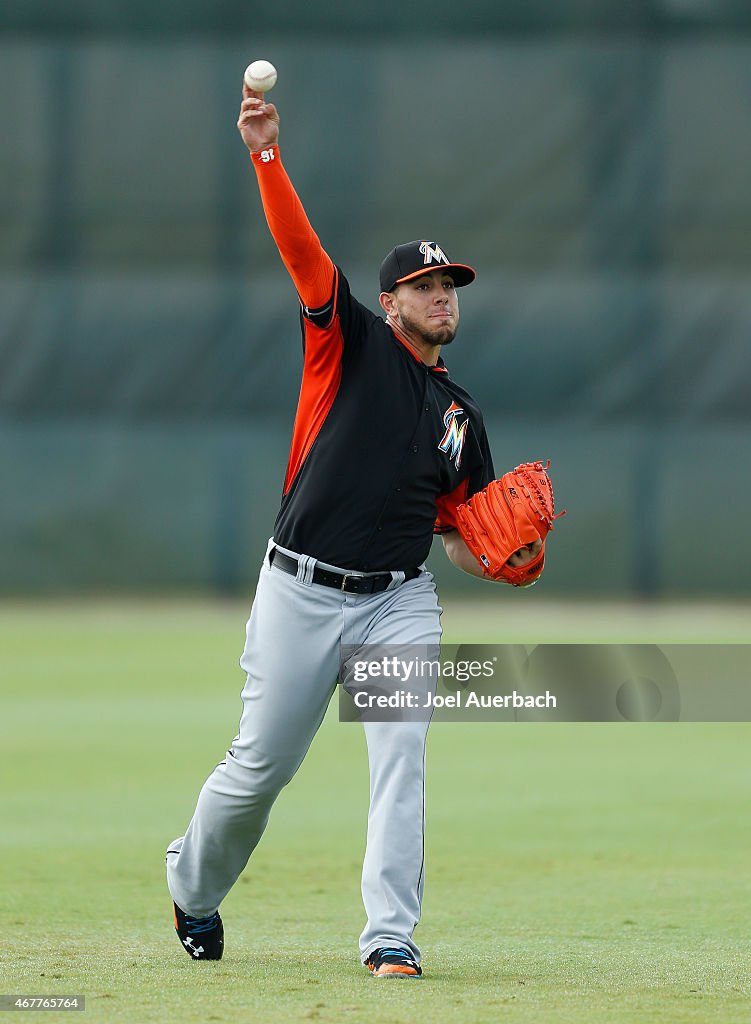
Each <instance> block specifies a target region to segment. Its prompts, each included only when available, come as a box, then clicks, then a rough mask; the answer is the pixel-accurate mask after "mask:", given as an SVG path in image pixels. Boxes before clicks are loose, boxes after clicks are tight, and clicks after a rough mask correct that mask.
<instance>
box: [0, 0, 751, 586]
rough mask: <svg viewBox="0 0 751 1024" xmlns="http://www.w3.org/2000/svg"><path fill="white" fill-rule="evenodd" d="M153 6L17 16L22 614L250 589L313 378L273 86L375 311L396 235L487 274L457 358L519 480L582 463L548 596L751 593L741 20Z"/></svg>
mask: <svg viewBox="0 0 751 1024" xmlns="http://www.w3.org/2000/svg"><path fill="white" fill-rule="evenodd" d="M141 6H142V8H143V9H142V10H140V9H139V5H138V4H134V3H129V4H127V5H126V4H119V5H118V4H113V3H109V4H98V5H92V4H88V5H86V4H83V3H78V4H67V5H65V9H64V10H60V9H58V8H57V7H55V8H52V7H50V6H49V5H47V4H43V3H41V2H37V3H36V4H35V3H30V2H27V3H25V4H24V5H23V10H21V9H20V8H21V5H18V6H17V7H16V8H15V9H12V8H7V9H5V10H4V11H3V12H2V14H1V15H0V27H1V28H3V30H4V31H3V32H2V34H1V35H0V89H1V90H2V95H3V96H4V97H5V101H4V102H3V104H0V153H1V156H2V159H1V160H0V487H1V488H2V495H1V500H0V590H2V591H4V592H6V593H8V592H17V591H30V590H31V591H45V590H57V591H60V590H68V589H80V588H83V589H92V588H93V589H103V588H104V589H113V588H114V589H118V588H128V589H133V588H136V589H137V588H140V587H148V588H162V587H169V588H174V587H191V588H196V587H198V588H201V587H205V586H210V587H216V588H219V589H222V590H232V589H237V588H247V587H248V586H251V585H252V582H253V579H254V575H255V571H256V565H257V562H258V561H259V559H260V557H261V555H262V553H263V550H264V545H265V539H266V537H267V536H268V534H269V532H270V530H271V526H272V523H273V517H274V513H275V508H276V506H277V505H278V499H279V488H280V486H281V480H282V477H283V472H284V462H285V459H286V449H287V445H288V442H289V436H290V431H291V422H292V416H293V414H294V406H295V400H296V395H297V389H298V386H299V371H300V346H299V328H298V320H297V312H296V303H295V297H294V293H293V290H292V287H291V285H290V283H289V281H288V279H287V278H286V275H285V272H284V270H283V268H282V266H281V263H280V261H279V258H278V256H277V255H276V252H275V249H274V247H273V243H272V242H271V240H270V238H269V236H268V232H267V229H266V226H265V223H264V221H263V216H262V213H261V210H260V204H259V201H258V198H257V192H256V189H255V184H254V175H253V173H252V170H251V168H250V167H249V163H248V159H247V155H246V152H245V150H244V147H243V146H242V143H241V141H240V140H239V138H238V136H237V132H236V129H235V120H236V117H237V107H238V103H239V92H238V87H239V82H240V79H241V76H242V71H243V69H244V67H245V65H246V64H247V63H248V61H249V60H251V59H252V58H254V57H257V56H265V57H268V58H269V59H271V60H273V61H274V63H275V64H276V65H277V67H278V69H279V76H280V77H279V84H278V86H277V88H276V89H275V90H274V93H273V99H274V101H275V102H276V103H277V104H278V107H279V109H280V113H281V116H282V141H283V152H284V158H285V161H286V164H287V167H288V169H289V171H290V174H291V176H292V178H293V180H294V182H295V184H296V185H297V187H298V191H299V192H300V194H301V196H302V198H303V201H304V203H305V205H306V208H307V209H308V212H309V214H310V216H311V219H312V220H313V222H314V225H315V226H316V228H317V230H318V232H319V234H320V236H321V238H322V240H323V242H324V244H325V245H326V247H327V249H328V250H329V252H330V253H331V255H332V257H333V258H334V259H335V260H336V261H337V262H338V263H340V264H341V265H342V266H343V267H344V269H345V271H346V273H347V274H348V276H349V278H350V280H351V282H352V284H353V288H354V290H355V292H356V294H357V295H358V296H359V297H360V298H361V299H362V300H363V301H364V302H366V303H368V304H371V305H375V303H376V301H377V286H376V279H377V267H378V264H379V262H380V260H381V258H382V256H383V255H384V254H385V252H386V251H387V250H388V249H389V248H390V247H391V246H392V245H393V244H395V243H396V242H398V241H402V240H405V239H408V238H413V237H417V236H421V237H436V238H438V239H439V240H440V242H441V244H442V245H443V246H444V247H445V248H446V249H448V251H449V253H450V254H451V255H452V256H453V257H454V258H457V259H460V260H466V261H468V262H471V263H473V264H474V265H475V266H476V267H477V269H478V281H477V284H476V285H474V286H473V287H472V288H471V289H467V290H466V291H465V292H463V293H462V295H461V305H462V321H463V323H462V330H461V333H460V335H459V338H458V340H457V342H456V343H455V345H454V346H453V347H452V349H451V350H450V352H447V353H446V358H447V362H448V363H449V366H450V368H451V370H452V372H453V374H454V375H455V376H456V377H457V378H458V379H459V380H461V381H462V383H465V384H466V385H467V386H468V387H469V388H470V390H472V391H473V393H475V394H476V395H477V397H478V398H479V400H480V401H481V403H482V405H483V408H484V409H485V410H486V414H487V418H488V424H489V429H490V433H491V440H492V442H493V447H494V453H495V459H496V465H497V467H498V469H499V470H501V469H503V468H505V467H506V466H509V465H514V464H515V463H516V462H519V461H522V460H524V459H527V458H530V457H548V456H549V457H551V458H552V459H553V467H552V470H553V472H554V479H555V481H556V483H557V485H558V493H559V495H560V499H561V502H562V504H565V505H566V506H568V508H569V515H568V516H567V517H566V518H565V519H564V520H563V521H562V522H561V525H560V530H559V531H557V533H556V536H555V537H554V538H553V544H554V547H553V548H551V553H552V557H551V558H550V560H549V567H548V571H547V573H546V587H547V588H548V589H549V590H550V592H551V593H554V592H563V591H570V590H573V591H579V592H596V591H602V592H608V593H613V594H617V593H623V594H635V593H636V594H662V593H666V594H676V593H704V592H710V593H711V592H716V593H721V594H728V593H730V594H733V593H735V594H747V593H748V591H749V587H750V586H751V540H749V538H748V531H747V530H746V529H745V520H746V514H745V509H747V508H748V507H749V505H750V504H751V430H750V426H751V424H750V419H751V385H750V383H749V381H750V380H751V373H750V372H749V371H750V370H751V358H750V357H749V334H750V330H751V288H749V284H750V283H751V244H749V238H751V232H750V229H751V192H750V191H749V188H748V168H749V166H751V128H750V127H749V117H748V111H749V109H751V36H749V35H747V34H746V33H745V28H744V21H745V18H746V14H747V12H746V10H745V5H744V6H743V9H742V8H741V6H740V5H738V4H735V3H721V2H715V3H713V4H711V5H710V4H705V3H702V2H701V0H671V2H665V3H660V4H657V3H649V4H646V3H645V4H641V5H639V4H615V3H613V4H609V5H608V4H591V3H585V2H583V0H582V2H579V3H573V4H568V5H565V10H566V17H565V18H564V17H563V15H562V14H561V11H560V8H561V6H562V5H557V4H556V5H552V4H545V3H542V2H541V0H540V2H538V3H536V4H530V3H527V4H524V5H522V4H508V5H502V7H499V5H490V4H470V5H469V7H468V8H467V10H466V11H465V12H463V14H464V15H466V16H462V17H461V18H460V16H459V13H458V12H457V11H456V10H455V9H454V7H451V8H449V6H448V5H443V6H442V5H441V4H432V5H425V6H423V7H419V8H412V7H410V8H408V9H407V8H405V9H404V10H403V11H402V10H401V8H400V9H399V10H398V11H397V8H396V5H393V8H394V9H393V10H392V9H391V8H390V7H389V6H388V5H380V6H379V8H378V9H377V12H376V11H375V9H374V8H370V7H367V8H366V7H363V8H362V9H360V8H355V9H354V10H353V11H350V12H349V13H348V14H347V16H346V21H344V22H343V21H342V17H341V15H337V16H335V13H334V12H336V11H339V10H340V8H338V7H335V6H334V5H331V6H330V7H327V6H326V5H323V6H321V5H315V7H313V6H311V5H306V6H303V5H298V6H293V5H292V4H291V3H290V4H277V5H274V7H273V10H271V8H270V9H269V10H268V11H262V10H260V9H256V8H255V7H254V5H252V4H251V5H242V7H240V6H237V7H236V6H235V5H229V4H224V5H222V4H212V5H209V4H197V3H195V4H192V5H190V4H189V5H184V4H181V5H180V6H179V7H178V6H176V5H174V4H173V5H172V6H170V5H169V4H167V5H164V4H162V5H159V6H158V8H157V7H154V9H152V7H151V6H149V7H148V9H147V7H146V5H141ZM376 13H377V17H376ZM306 19H307V20H306ZM421 19H422V20H421ZM313 22H315V24H313ZM252 25H256V26H257V27H256V28H255V30H252V28H251V26H252ZM292 25H294V26H295V27H294V31H292V30H290V28H289V26H292ZM397 26H398V28H399V31H397ZM363 415H371V416H374V415H375V414H374V412H373V411H372V410H364V411H363ZM374 423H375V420H374ZM718 486H721V487H722V488H723V492H724V494H725V497H724V498H723V499H722V500H718V499H717V498H716V497H715V496H714V495H715V489H716V488H717V487H718ZM332 515H335V510H332ZM433 561H434V566H435V568H437V569H439V570H440V575H441V577H442V582H443V585H444V586H451V585H456V586H458V585H460V584H461V582H462V581H461V578H460V576H459V574H457V573H456V572H455V571H453V570H452V569H450V568H446V567H444V565H443V561H444V560H443V556H442V555H440V554H438V553H437V552H436V555H435V558H434V560H433ZM714 566H717V569H716V570H715V569H714ZM470 585H471V581H470Z"/></svg>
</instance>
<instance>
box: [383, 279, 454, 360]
mask: <svg viewBox="0 0 751 1024" xmlns="http://www.w3.org/2000/svg"><path fill="white" fill-rule="evenodd" d="M394 298H395V300H396V307H397V314H398V318H399V320H400V321H401V322H402V325H403V326H404V327H405V328H406V329H407V331H408V332H414V333H415V334H417V335H418V336H419V337H421V338H422V339H423V341H425V342H426V343H427V344H428V345H449V344H450V343H451V342H452V341H453V340H454V336H455V335H456V332H457V329H458V327H459V300H458V298H457V295H456V288H455V287H454V282H453V279H452V277H451V275H450V274H449V273H447V272H446V271H445V270H431V271H430V272H429V273H427V274H421V275H420V277H415V278H413V279H412V280H411V281H405V282H404V283H403V284H400V285H398V287H397V288H395V289H394Z"/></svg>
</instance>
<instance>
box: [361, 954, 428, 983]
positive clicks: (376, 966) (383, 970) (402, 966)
mask: <svg viewBox="0 0 751 1024" xmlns="http://www.w3.org/2000/svg"><path fill="white" fill-rule="evenodd" d="M365 966H366V967H368V968H370V973H371V975H372V976H373V977H374V978H420V977H422V968H421V967H420V965H419V964H418V962H417V961H416V960H415V959H414V958H413V956H412V954H411V953H409V952H408V951H407V950H406V949H396V948H395V949H387V948H386V947H382V948H381V949H374V950H373V952H372V953H371V954H370V956H369V957H368V959H367V960H366V961H365Z"/></svg>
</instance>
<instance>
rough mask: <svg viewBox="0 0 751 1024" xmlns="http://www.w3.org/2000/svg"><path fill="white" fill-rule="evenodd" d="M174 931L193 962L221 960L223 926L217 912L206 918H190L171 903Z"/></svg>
mask: <svg viewBox="0 0 751 1024" xmlns="http://www.w3.org/2000/svg"><path fill="white" fill-rule="evenodd" d="M172 906H173V907H174V908H175V931H176V932H177V937H178V938H179V939H180V942H182V944H183V947H184V948H185V952H186V953H187V954H188V956H189V957H191V958H192V959H193V960H221V959H222V952H223V951H224V925H223V924H222V919H221V917H220V916H219V911H218V910H217V911H216V913H214V914H210V915H209V916H208V917H191V916H190V915H189V914H186V913H184V912H183V911H182V910H180V908H179V907H178V905H177V904H176V903H175V902H173V903H172Z"/></svg>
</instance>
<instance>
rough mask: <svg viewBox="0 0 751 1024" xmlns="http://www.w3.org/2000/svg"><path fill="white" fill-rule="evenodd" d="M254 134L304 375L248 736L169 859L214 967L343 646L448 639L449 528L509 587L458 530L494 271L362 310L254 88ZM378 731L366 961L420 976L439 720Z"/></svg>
mask: <svg viewBox="0 0 751 1024" xmlns="http://www.w3.org/2000/svg"><path fill="white" fill-rule="evenodd" d="M238 129H239V131H240V135H241V137H242V139H243V141H244V143H245V145H246V146H247V148H248V150H249V151H250V155H251V161H252V165H253V168H254V171H255V173H256V176H257V180H258V186H259V189H260V195H261V200H262V203H263V208H264V212H265V214H266V219H267V221H268V225H269V228H270V230H271V234H272V236H273V238H274V240H275V242H276V244H277V246H278V249H279V252H280V254H281V257H282V260H283V262H284V265H285V267H286V268H287V270H288V272H289V274H290V276H291V277H292V280H293V282H294V285H295V288H296V289H297V293H298V296H299V299H300V307H301V323H302V335H303V351H304V359H303V372H302V384H301V388H300V398H299V404H298V407H297V414H296V417H295V422H294V430H293V434H292V442H291V448H290V453H289V462H288V465H287V472H286V478H285V481H284V488H283V494H282V500H281V507H280V509H279V514H278V516H277V518H276V523H275V525H274V534H273V538H272V539H271V540H270V541H269V544H268V548H267V552H266V555H265V557H264V560H263V564H262V567H261V570H260V577H259V580H258V587H257V590H256V596H255V600H254V603H253V608H252V610H251V615H250V620H249V622H248V625H247V640H246V645H245V650H244V652H243V655H242V658H241V662H240V664H241V666H242V667H243V669H244V670H245V672H246V673H247V680H246V683H245V686H244V689H243V691H242V699H243V713H242V717H241V720H240V725H239V731H238V734H237V736H236V737H235V739H234V740H233V742H232V745H231V747H230V749H229V751H228V752H227V755H226V757H225V759H224V760H223V761H222V762H221V763H220V764H219V765H218V766H217V767H216V769H215V770H214V771H213V772H212V774H211V775H210V776H209V778H208V779H207V781H206V782H205V784H204V786H203V788H202V790H201V793H200V795H199V798H198V803H197V806H196V809H195V813H194V815H193V819H192V820H191V822H190V824H189V826H188V829H187V831H186V833H185V835H184V836H181V837H180V838H178V839H176V840H175V841H174V842H173V843H171V844H170V846H169V848H168V850H167V858H166V859H167V879H168V885H169V889H170V893H171V896H172V899H173V903H174V919H175V927H176V930H177V934H178V936H179V938H180V940H181V942H182V944H183V946H184V947H185V950H186V951H187V953H188V954H189V955H190V956H191V957H193V958H194V959H196V960H218V959H219V958H220V957H221V955H222V950H223V944H224V931H223V925H222V921H221V917H220V915H219V906H220V904H221V902H222V900H223V899H224V897H225V896H226V894H227V893H228V892H229V890H230V889H231V887H232V886H233V885H234V883H235V881H236V880H237V878H238V876H239V875H240V873H241V872H242V871H243V869H244V867H245V865H246V864H247V861H248V859H249V857H250V855H251V854H252V852H253V850H254V849H255V847H256V845H257V843H258V841H259V840H260V838H261V835H262V833H263V831H264V828H265V826H266V822H267V820H268V816H269V813H270V810H271V807H272V804H273V803H274V800H275V799H276V797H277V795H278V794H279V792H280V790H281V789H282V787H283V786H285V785H286V784H287V783H288V782H289V781H290V779H291V778H292V776H293V775H294V774H295V772H296V771H297V768H298V767H299V765H300V764H301V762H302V760H303V758H304V756H305V754H306V752H307V750H308V747H309V745H310V743H311V741H312V739H313V736H314V735H315V733H316V730H317V729H318V727H319V726H320V724H321V721H322V719H323V717H324V714H325V711H326V708H327V705H328V703H329V701H330V698H331V696H332V693H333V692H334V689H335V686H336V682H337V676H338V673H339V668H340V650H341V648H342V646H343V645H345V644H348V645H361V644H365V643H367V644H400V645H402V644H406V645H427V646H428V647H430V646H431V645H432V646H435V645H437V644H438V643H439V640H440V635H441V629H440V621H439V619H440V612H441V609H440V608H439V605H438V600H437V595H436V589H435V586H434V583H433V576H432V575H431V573H430V572H428V570H427V569H426V568H425V559H426V557H427V555H428V552H429V549H430V546H431V540H432V535H433V533H434V532H438V533H440V534H442V535H443V543H444V545H445V549H446V551H447V553H448V556H449V558H450V559H451V561H452V562H453V563H454V564H455V565H457V566H458V567H459V568H461V569H463V570H465V571H466V572H469V573H472V574H473V575H476V576H486V577H488V576H490V573H489V571H488V565H487V564H486V561H487V559H486V557H485V555H484V554H483V553H482V552H480V549H479V548H478V547H477V544H476V543H475V540H476V537H477V524H475V526H474V531H475V532H474V533H473V532H472V529H468V530H465V535H463V534H462V533H461V532H460V529H459V525H460V524H459V520H458V515H459V510H461V509H463V510H464V513H465V517H466V516H469V514H470V513H471V511H472V506H471V504H468V499H472V498H473V496H479V494H480V492H482V491H483V489H485V488H486V487H487V486H488V485H489V484H490V483H491V481H493V478H494V471H493V463H492V458H491V453H490V449H489V446H488V439H487V436H486V433H485V428H484V426H483V420H482V416H481V413H480V410H479V408H478V407H477V404H476V403H475V402H474V401H473V399H472V398H471V397H470V395H469V394H468V393H467V392H466V391H465V390H464V389H463V388H461V387H460V386H459V385H458V384H457V383H456V382H455V381H454V380H452V378H451V377H450V375H449V373H448V370H447V369H446V367H445V365H444V363H443V360H442V358H441V351H442V349H443V347H444V346H446V345H449V344H450V343H451V342H452V341H453V339H454V336H455V335H456V332H457V328H458V325H459V304H458V300H457V288H459V287H463V286H465V285H468V284H470V283H471V282H472V281H473V280H474V278H475V271H474V270H473V269H472V268H471V267H469V266H467V265H466V264H462V263H454V262H452V261H451V260H450V259H449V258H448V256H447V255H446V253H445V251H444V250H443V249H442V248H441V247H440V246H439V245H438V244H437V243H436V242H435V241H432V240H431V241H427V240H416V241H412V242H406V243H404V244H402V245H397V246H396V248H394V249H393V250H392V251H391V252H390V253H389V254H388V255H387V256H386V258H385V259H384V261H383V263H382V265H381V269H380V290H381V293H380V299H379V301H380V305H381V312H382V316H378V315H376V314H375V313H373V312H371V311H370V310H369V309H366V308H365V306H363V305H361V304H360V303H359V302H358V301H357V300H356V299H355V298H354V297H353V296H352V294H351V293H350V289H349V284H348V282H347V279H346V277H345V276H344V274H343V272H342V271H341V269H340V268H339V267H337V266H335V265H334V263H333V262H332V260H331V259H330V257H329V256H328V254H327V253H326V251H325V250H324V249H323V248H322V246H321V243H320V242H319V240H318V237H317V236H316V234H315V233H314V231H313V229H312V227H311V226H310V224H309V222H308V219H307V216H306V214H305V211H304V209H303V207H302V204H301V202H300V200H299V198H298V196H297V194H296V193H295V191H294V189H293V187H292V184H291V183H290V180H289V178H288V176H287V173H286V171H285V168H284V166H283V163H282V157H281V152H280V149H279V144H278V139H279V116H278V114H277V110H276V108H275V106H274V105H273V104H270V103H266V102H264V98H263V94H262V93H254V92H252V91H251V90H250V89H248V87H247V86H245V85H244V87H243V100H242V105H241V108H240V117H239V121H238ZM537 465H538V466H539V464H537ZM496 483H497V482H496ZM517 489H518V488H517ZM491 532H492V531H491ZM514 537H515V541H514V542H513V546H512V547H511V548H510V549H509V550H507V551H505V552H504V553H503V555H502V556H500V557H501V558H502V563H501V564H502V565H503V567H504V568H503V571H504V572H512V571H516V572H521V573H522V574H523V573H524V572H525V570H527V567H529V566H531V567H533V568H532V569H531V570H529V579H525V580H516V579H513V580H510V582H521V583H522V584H523V583H525V582H529V581H530V580H531V579H532V578H533V577H534V578H536V576H537V575H539V572H540V571H541V570H542V560H541V555H542V553H543V552H542V548H543V541H544V534H542V532H540V534H539V535H538V533H534V534H530V533H528V534H524V533H523V532H519V531H516V532H515V533H514ZM467 539H468V540H469V543H468V542H467ZM472 546H474V547H475V548H476V550H475V551H473V550H472ZM481 546H482V545H481ZM480 556H481V557H480ZM498 578H502V577H500V576H499V577H498ZM364 728H365V733H366V740H367V748H368V760H369V766H370V780H371V786H370V810H369V816H368V832H367V848H366V853H365V858H364V864H363V872H362V896H363V902H364V904H365V911H366V915H367V921H366V924H365V927H364V929H363V932H362V934H361V936H360V955H361V960H362V962H363V963H364V964H365V965H366V966H367V967H368V968H369V969H370V971H371V972H372V974H373V976H375V977H378V978H383V977H400V978H417V977H419V976H420V975H421V973H422V971H421V967H420V950H419V948H418V946H417V945H416V943H415V941H414V938H413V933H414V930H415V926H416V925H417V923H418V921H419V919H420V906H421V900H422V892H423V834H424V786H423V781H424V770H425V740H426V734H427V730H428V723H427V721H415V722H412V721H402V722H398V723H394V722H375V721H374V722H367V723H365V724H364Z"/></svg>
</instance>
